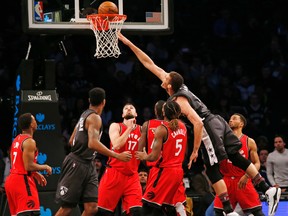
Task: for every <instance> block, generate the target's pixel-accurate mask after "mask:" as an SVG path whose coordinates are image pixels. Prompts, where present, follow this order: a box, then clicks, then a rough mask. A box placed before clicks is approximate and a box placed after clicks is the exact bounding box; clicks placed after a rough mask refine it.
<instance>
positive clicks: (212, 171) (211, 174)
mask: <svg viewBox="0 0 288 216" xmlns="http://www.w3.org/2000/svg"><path fill="white" fill-rule="evenodd" d="M206 174H207V176H208V178H209V180H210V181H211V183H212V184H214V183H216V182H218V181H219V180H221V179H222V174H221V173H220V170H219V164H214V165H213V166H207V167H206Z"/></svg>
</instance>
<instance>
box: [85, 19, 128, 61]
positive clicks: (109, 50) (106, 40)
mask: <svg viewBox="0 0 288 216" xmlns="http://www.w3.org/2000/svg"><path fill="white" fill-rule="evenodd" d="M126 17H127V16H126V15H119V14H90V15H87V20H88V21H89V22H90V28H91V29H92V30H93V32H94V34H95V37H96V53H95V55H94V57H97V58H106V57H115V58H118V57H119V55H120V54H121V52H120V49H119V47H118V36H117V32H118V31H121V28H122V26H123V23H124V21H125V20H126Z"/></svg>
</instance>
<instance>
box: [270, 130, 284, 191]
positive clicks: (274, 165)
mask: <svg viewBox="0 0 288 216" xmlns="http://www.w3.org/2000/svg"><path fill="white" fill-rule="evenodd" d="M285 146H286V142H285V138H284V136H283V135H276V136H275V137H274V147H275V149H274V151H273V152H271V153H269V155H268V157H267V177H268V179H269V182H270V183H271V185H272V186H275V187H280V188H281V191H282V192H287V191H288V190H287V189H288V166H287V164H288V150H287V149H286V148H285Z"/></svg>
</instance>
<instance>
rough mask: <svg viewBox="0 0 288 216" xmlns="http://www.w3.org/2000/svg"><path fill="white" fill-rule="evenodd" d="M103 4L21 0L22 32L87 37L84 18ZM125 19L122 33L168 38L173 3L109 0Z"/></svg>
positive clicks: (92, 0) (94, 0)
mask: <svg viewBox="0 0 288 216" xmlns="http://www.w3.org/2000/svg"><path fill="white" fill-rule="evenodd" d="M103 1H105V0H49V1H47V0H22V1H21V2H22V14H23V19H22V22H23V30H24V32H25V33H31V34H34V33H36V34H91V33H93V31H91V29H90V25H89V22H88V20H87V19H86V15H87V14H90V13H97V8H98V6H99V5H100V4H101V3H102V2H103ZM111 1H113V2H114V3H115V4H116V5H117V6H118V9H119V14H125V15H126V16H127V19H126V21H125V22H124V25H123V27H122V30H121V31H122V32H131V33H132V34H171V33H172V32H173V22H174V20H173V18H174V17H173V0H111Z"/></svg>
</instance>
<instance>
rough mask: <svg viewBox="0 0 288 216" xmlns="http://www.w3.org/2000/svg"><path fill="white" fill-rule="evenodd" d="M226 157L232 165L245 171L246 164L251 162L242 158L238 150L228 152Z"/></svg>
mask: <svg viewBox="0 0 288 216" xmlns="http://www.w3.org/2000/svg"><path fill="white" fill-rule="evenodd" d="M228 158H229V160H230V161H231V162H232V164H233V165H234V166H236V167H239V168H240V169H242V170H244V171H246V170H247V168H248V166H249V165H250V164H251V162H250V161H249V160H247V159H246V158H244V157H243V156H242V155H241V154H240V153H239V152H237V153H235V154H228Z"/></svg>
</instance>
